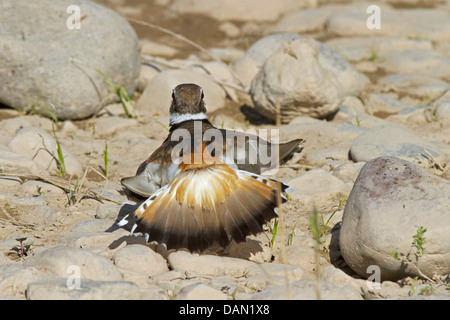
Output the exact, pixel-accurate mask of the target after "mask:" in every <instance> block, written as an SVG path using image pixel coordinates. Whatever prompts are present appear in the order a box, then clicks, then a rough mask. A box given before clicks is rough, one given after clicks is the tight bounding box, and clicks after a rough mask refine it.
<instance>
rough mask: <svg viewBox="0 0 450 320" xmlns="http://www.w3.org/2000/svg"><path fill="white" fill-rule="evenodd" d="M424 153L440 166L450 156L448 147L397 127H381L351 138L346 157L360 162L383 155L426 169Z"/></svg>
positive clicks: (427, 158)
mask: <svg viewBox="0 0 450 320" xmlns="http://www.w3.org/2000/svg"><path fill="white" fill-rule="evenodd" d="M427 152H428V153H429V154H431V155H432V156H433V157H434V158H435V159H436V160H437V161H438V162H440V163H441V162H443V161H445V158H446V156H447V155H448V154H450V147H449V146H447V145H445V144H443V143H438V142H432V141H428V140H425V139H424V138H422V137H419V136H417V135H415V134H414V133H413V132H411V131H409V130H408V129H406V128H404V127H401V126H397V125H382V126H379V127H375V128H372V129H369V130H367V131H366V132H364V133H362V134H361V135H360V136H359V137H358V138H357V139H355V141H354V142H353V144H352V147H351V148H350V157H351V158H352V159H353V161H355V162H361V161H369V160H371V159H374V158H376V157H379V156H385V155H387V156H394V157H399V158H401V159H404V160H407V161H411V162H414V163H416V164H421V165H423V166H427V165H428V164H429V163H430V162H429V159H430V156H429V155H428V154H427Z"/></svg>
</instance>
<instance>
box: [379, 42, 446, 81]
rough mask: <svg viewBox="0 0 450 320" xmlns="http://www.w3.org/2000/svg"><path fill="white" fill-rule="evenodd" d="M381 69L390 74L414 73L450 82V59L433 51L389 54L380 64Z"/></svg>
mask: <svg viewBox="0 0 450 320" xmlns="http://www.w3.org/2000/svg"><path fill="white" fill-rule="evenodd" d="M379 67H380V68H381V69H383V70H385V71H386V72H389V73H413V74H419V75H425V76H431V77H435V78H440V79H443V80H446V81H449V80H450V57H447V56H445V55H443V54H441V53H439V52H437V51H433V50H425V49H411V50H405V51H401V52H392V53H388V54H386V55H385V56H384V59H383V61H380V62H379Z"/></svg>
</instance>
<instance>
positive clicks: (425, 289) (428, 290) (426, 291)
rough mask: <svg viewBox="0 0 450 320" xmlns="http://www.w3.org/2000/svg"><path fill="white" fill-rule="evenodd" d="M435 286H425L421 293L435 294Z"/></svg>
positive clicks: (426, 294)
mask: <svg viewBox="0 0 450 320" xmlns="http://www.w3.org/2000/svg"><path fill="white" fill-rule="evenodd" d="M433 292H434V288H433V287H432V286H428V285H427V286H425V287H423V288H421V289H420V290H419V295H423V296H428V295H430V294H433Z"/></svg>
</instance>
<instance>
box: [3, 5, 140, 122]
mask: <svg viewBox="0 0 450 320" xmlns="http://www.w3.org/2000/svg"><path fill="white" fill-rule="evenodd" d="M70 5H75V6H78V7H79V8H80V15H81V19H82V20H81V23H80V26H81V28H80V29H71V28H69V27H72V21H73V17H74V16H73V14H74V13H73V12H72V11H70V10H69V12H70V13H67V11H68V9H70V8H69V6H70ZM37 13H39V14H37ZM66 25H68V26H69V27H66ZM0 61H2V69H3V72H0V103H3V104H6V105H8V106H11V107H14V108H17V109H21V110H24V109H25V110H31V108H33V109H34V110H36V111H39V112H41V113H43V114H46V115H49V114H48V111H51V112H53V113H54V114H55V115H56V116H57V117H58V118H59V119H82V118H86V117H89V116H91V115H92V114H94V113H95V112H96V111H97V110H98V109H99V107H101V106H102V104H103V103H105V101H106V100H108V96H109V99H111V96H110V95H111V94H112V89H111V88H110V86H109V84H108V83H107V82H106V81H105V79H104V78H103V77H102V76H101V75H100V74H99V73H97V71H95V69H98V70H100V71H101V72H103V73H104V74H105V75H107V76H108V77H109V78H110V79H111V80H112V82H113V83H114V84H115V85H116V86H118V87H120V86H124V87H125V89H126V90H127V92H128V93H130V94H132V93H133V92H134V89H135V80H136V79H137V76H138V74H139V68H140V59H139V52H138V39H137V37H136V34H135V32H134V30H133V29H132V28H131V26H130V24H129V23H128V22H127V21H126V20H125V19H124V18H122V17H120V16H119V15H118V14H117V13H115V12H114V11H112V10H110V9H107V8H105V7H102V6H100V5H98V4H96V3H93V2H90V1H87V0H74V1H71V2H70V3H68V2H67V1H63V0H57V1H54V0H42V1H33V2H30V1H26V0H20V1H2V2H1V3H0Z"/></svg>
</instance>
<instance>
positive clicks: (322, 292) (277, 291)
mask: <svg viewBox="0 0 450 320" xmlns="http://www.w3.org/2000/svg"><path fill="white" fill-rule="evenodd" d="M318 298H320V299H323V300H362V297H361V295H360V293H359V292H358V290H356V289H355V288H353V287H351V286H349V285H345V286H341V285H336V284H334V283H331V282H327V281H317V282H316V281H314V280H300V281H297V282H294V283H292V284H289V285H288V286H286V285H278V286H275V287H271V288H269V289H266V290H264V291H261V292H258V293H256V294H254V295H253V296H252V298H251V300H289V299H292V300H315V299H318Z"/></svg>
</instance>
